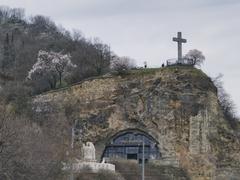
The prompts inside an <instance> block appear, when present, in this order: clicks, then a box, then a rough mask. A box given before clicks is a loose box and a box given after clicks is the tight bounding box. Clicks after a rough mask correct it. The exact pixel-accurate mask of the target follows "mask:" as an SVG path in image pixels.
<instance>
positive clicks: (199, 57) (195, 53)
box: [184, 49, 205, 66]
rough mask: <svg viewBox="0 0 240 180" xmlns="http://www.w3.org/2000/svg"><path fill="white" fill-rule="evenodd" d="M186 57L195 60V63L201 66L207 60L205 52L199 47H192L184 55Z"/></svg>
mask: <svg viewBox="0 0 240 180" xmlns="http://www.w3.org/2000/svg"><path fill="white" fill-rule="evenodd" d="M184 58H186V59H190V60H192V62H193V65H197V66H201V64H203V62H204V61H205V56H204V55H203V53H202V52H201V51H199V50H197V49H192V50H190V51H188V53H187V54H186V55H185V56H184Z"/></svg>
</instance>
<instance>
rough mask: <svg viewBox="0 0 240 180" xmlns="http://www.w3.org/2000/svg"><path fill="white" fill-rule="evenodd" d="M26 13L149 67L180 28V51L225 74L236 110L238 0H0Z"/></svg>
mask: <svg viewBox="0 0 240 180" xmlns="http://www.w3.org/2000/svg"><path fill="white" fill-rule="evenodd" d="M0 4H1V5H7V6H9V7H22V8H25V9H26V13H27V15H36V14H42V15H46V16H49V17H51V18H52V19H53V20H54V21H55V22H56V23H57V24H61V25H63V26H64V27H65V28H67V29H69V30H72V29H79V30H81V31H82V32H83V34H84V35H85V36H87V37H95V36H96V37H99V38H100V39H101V40H102V41H103V42H105V43H107V44H109V45H110V46H111V47H112V49H113V51H114V52H115V53H116V54H118V55H119V56H130V57H132V58H134V59H136V61H137V64H138V65H142V64H143V61H147V62H148V65H149V66H152V67H156V66H160V65H161V64H162V62H164V61H165V60H166V59H169V58H175V57H176V56H177V49H176V43H175V42H172V37H173V36H176V33H177V31H182V33H183V37H184V38H186V39H187V40H188V42H187V44H184V45H183V53H186V52H187V51H188V50H190V49H195V48H196V49H199V50H201V51H202V52H203V53H204V55H205V56H206V62H205V64H204V66H203V67H202V69H203V70H204V71H205V72H206V73H207V74H208V75H210V76H212V77H213V76H217V75H218V74H219V73H223V74H224V86H225V89H226V90H227V92H228V93H229V94H230V95H231V96H232V99H233V100H234V102H235V103H236V104H237V109H238V112H239V113H238V114H240V93H239V88H240V81H239V79H238V78H239V77H240V71H239V69H240V56H239V54H238V53H239V52H240V45H239V44H237V43H240V35H239V34H240V19H239V17H240V0H167V1H166V0H41V1H40V0H0Z"/></svg>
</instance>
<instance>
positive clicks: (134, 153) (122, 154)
mask: <svg viewBox="0 0 240 180" xmlns="http://www.w3.org/2000/svg"><path fill="white" fill-rule="evenodd" d="M143 149H144V159H145V162H148V161H149V160H155V159H159V158H160V157H161V154H160V151H159V148H158V142H157V141H156V140H155V139H154V138H153V137H152V136H151V135H149V134H148V133H146V132H144V131H141V130H138V129H127V130H124V131H120V132H118V133H117V134H115V135H114V136H112V137H111V138H110V140H109V142H108V143H107V144H106V147H105V149H104V152H103V154H102V159H103V158H104V159H107V160H118V159H132V160H137V161H138V162H139V163H141V162H142V159H143Z"/></svg>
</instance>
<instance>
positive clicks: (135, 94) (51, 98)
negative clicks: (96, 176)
mask: <svg viewBox="0 0 240 180" xmlns="http://www.w3.org/2000/svg"><path fill="white" fill-rule="evenodd" d="M216 93H217V90H216V87H215V86H214V85H213V83H212V81H211V79H210V78H209V77H207V76H206V75H205V74H204V73H202V72H201V71H200V70H198V69H195V68H190V67H166V68H161V69H152V70H151V69H150V70H137V71H133V72H131V73H130V74H129V75H126V76H125V77H120V76H109V77H102V78H97V79H92V80H88V81H84V82H82V83H80V84H77V85H74V86H72V87H70V88H66V89H62V90H58V91H53V92H49V93H46V94H43V95H39V96H37V97H36V98H35V99H34V102H33V106H34V109H35V119H36V121H41V124H42V128H46V129H48V130H51V129H54V128H55V129H54V132H51V135H54V133H55V134H58V133H60V132H59V130H58V126H56V125H58V124H59V121H61V122H66V123H68V125H66V126H65V128H69V129H70V128H71V124H72V123H73V121H75V122H77V124H78V128H79V129H81V133H82V134H81V135H82V136H81V138H82V141H86V140H88V141H89V140H90V141H92V142H94V143H95V145H96V152H97V158H98V159H99V160H100V158H101V155H102V153H103V150H104V147H105V145H106V143H107V142H108V141H109V140H110V137H111V136H113V135H114V134H116V133H117V132H119V131H121V130H126V129H129V128H136V129H141V130H143V131H145V132H147V133H149V134H150V135H151V136H152V137H154V138H155V139H156V140H157V141H158V143H159V145H158V146H159V150H160V152H161V155H162V156H161V159H160V160H158V161H156V162H155V163H157V164H158V165H160V166H162V167H166V166H170V167H177V168H178V169H179V171H182V170H183V171H185V173H187V174H188V175H189V177H190V178H191V179H226V178H227V179H229V178H236V177H239V172H240V171H239V168H240V164H239V162H240V153H239V148H240V144H239V139H238V138H237V135H236V132H235V131H234V130H233V129H232V128H231V126H230V125H229V124H228V122H227V121H226V120H225V119H224V116H223V113H222V111H221V108H220V106H219V102H218V99H217V95H216ZM65 130H66V129H65ZM69 136H70V134H69ZM68 143H69V137H66V139H65V144H68ZM76 144H77V143H76ZM78 151H79V150H78V149H77V146H76V154H79V153H78ZM169 172H170V171H169Z"/></svg>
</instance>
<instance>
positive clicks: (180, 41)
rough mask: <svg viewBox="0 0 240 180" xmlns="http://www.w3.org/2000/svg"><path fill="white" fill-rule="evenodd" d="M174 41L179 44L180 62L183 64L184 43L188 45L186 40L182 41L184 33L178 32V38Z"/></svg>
mask: <svg viewBox="0 0 240 180" xmlns="http://www.w3.org/2000/svg"><path fill="white" fill-rule="evenodd" d="M173 41H176V42H177V43H178V62H179V63H182V43H186V42H187V40H186V39H182V33H181V32H178V33H177V37H174V38H173Z"/></svg>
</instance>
